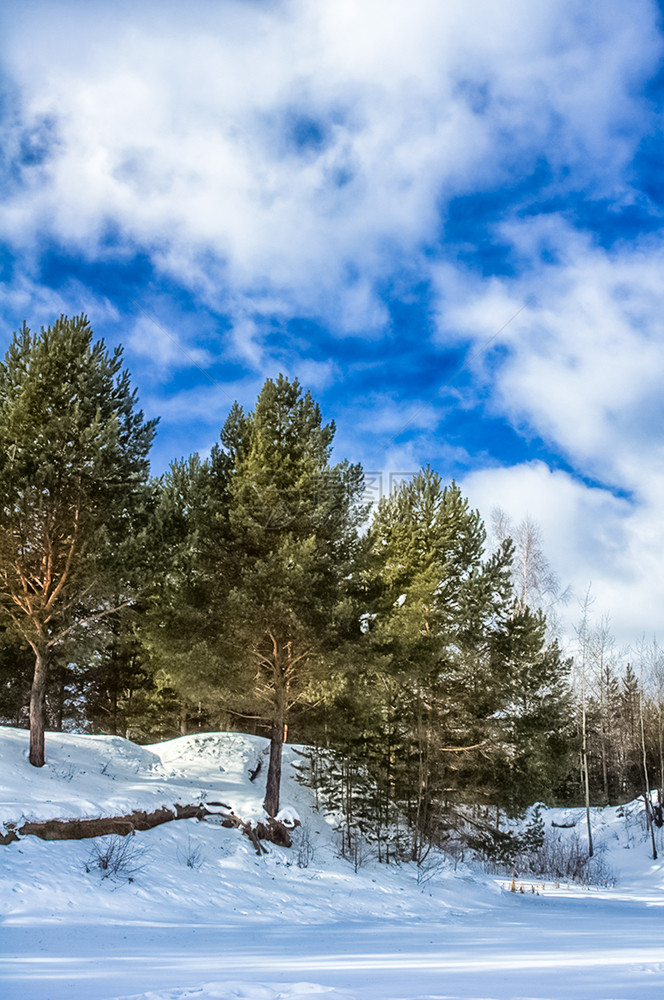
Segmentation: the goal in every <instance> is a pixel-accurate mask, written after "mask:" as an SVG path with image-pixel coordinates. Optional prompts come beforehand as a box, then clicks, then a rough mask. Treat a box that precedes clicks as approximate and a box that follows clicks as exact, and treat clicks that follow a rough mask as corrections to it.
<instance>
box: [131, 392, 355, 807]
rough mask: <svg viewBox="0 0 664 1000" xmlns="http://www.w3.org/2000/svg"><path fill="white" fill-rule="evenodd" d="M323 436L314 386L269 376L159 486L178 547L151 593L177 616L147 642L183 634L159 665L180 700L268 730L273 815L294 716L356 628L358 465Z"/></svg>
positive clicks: (329, 427) (326, 428)
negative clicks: (353, 583)
mask: <svg viewBox="0 0 664 1000" xmlns="http://www.w3.org/2000/svg"><path fill="white" fill-rule="evenodd" d="M333 437H334V424H332V423H330V424H323V422H322V418H321V413H320V409H319V407H318V405H317V404H316V403H315V402H314V401H313V399H312V397H311V394H310V393H309V392H306V393H303V392H302V389H301V387H300V384H299V382H298V381H297V380H294V381H292V382H291V381H289V380H288V379H286V378H285V377H284V376H282V375H280V376H279V377H278V378H277V379H276V380H274V381H272V380H269V379H268V380H267V381H266V383H265V385H264V386H263V389H262V391H261V393H260V395H259V397H258V400H257V403H256V407H255V409H254V411H253V412H249V413H244V411H243V410H242V408H241V407H240V406H238V405H237V404H236V405H234V406H233V408H232V409H231V412H230V414H229V416H228V419H227V420H226V423H225V424H224V427H223V428H222V431H221V443H220V445H218V446H216V447H215V448H214V449H213V450H212V454H211V456H210V460H209V461H208V462H207V463H200V462H198V459H197V458H196V457H195V458H194V459H193V460H190V462H189V463H185V464H183V465H180V466H174V467H173V468H172V469H171V473H170V475H169V476H168V477H166V481H165V487H166V493H167V494H168V496H167V497H166V501H165V509H169V508H170V514H169V515H168V517H167V518H166V520H165V522H164V523H165V524H166V525H170V528H169V529H168V530H171V531H173V532H174V533H175V536H176V539H177V538H178V537H179V538H180V542H179V543H177V544H176V563H177V565H175V566H173V564H171V569H170V570H169V572H168V574H167V579H166V583H165V587H164V589H163V590H162V593H161V596H160V598H159V601H160V602H162V606H165V607H170V608H173V609H174V611H175V614H174V616H171V624H170V626H169V625H166V627H165V628H161V637H160V639H159V640H158V642H160V643H162V646H164V645H166V643H165V640H166V639H167V636H168V635H169V633H170V634H172V633H173V631H174V630H177V631H178V632H179V633H180V636H182V635H183V634H184V635H185V636H187V639H188V644H187V645H186V646H185V648H183V644H182V642H178V641H177V638H176V641H175V642H174V643H173V646H172V648H173V649H174V650H175V652H176V656H175V657H173V656H171V664H170V670H171V672H172V676H173V679H174V684H175V686H176V687H178V688H179V689H180V690H181V691H182V692H183V694H184V693H186V692H187V691H190V690H191V689H192V687H198V688H199V689H200V690H205V691H207V692H209V695H211V696H213V692H216V694H217V696H218V695H219V694H220V693H221V696H222V700H224V701H226V703H227V704H229V703H231V702H232V704H233V707H234V711H235V712H236V713H238V714H239V715H240V717H241V715H242V713H246V714H247V716H249V715H254V716H257V717H259V718H261V719H262V720H264V721H265V722H266V723H267V725H268V726H269V732H270V761H269V767H268V774H267V788H266V796H265V808H266V811H267V812H268V813H269V814H270V815H272V816H274V815H276V813H277V812H278V809H279V791H280V781H281V757H282V746H283V742H284V739H285V736H286V728H287V725H288V721H289V719H290V717H291V713H292V710H293V709H294V708H295V707H296V706H298V705H301V704H303V703H306V702H308V701H319V700H320V699H321V697H322V695H321V692H322V690H323V688H324V687H325V684H326V683H327V680H328V677H329V671H328V672H327V673H326V671H325V669H324V667H325V664H326V663H327V664H328V666H329V660H330V658H331V657H332V656H333V654H334V651H335V650H338V649H339V647H340V646H341V645H342V644H343V642H344V639H345V637H346V636H347V635H348V633H349V632H352V631H353V629H355V631H357V632H359V624H358V621H357V616H353V613H352V610H351V606H350V603H349V601H348V598H347V590H348V587H349V579H348V578H349V576H350V571H351V567H352V562H353V555H354V552H355V549H356V547H357V544H358V539H357V528H358V525H359V524H360V523H361V521H362V519H363V517H364V516H365V512H364V508H363V506H362V504H361V494H362V487H363V479H362V472H361V469H360V467H359V466H351V465H349V464H348V463H347V462H343V463H341V464H338V465H331V464H330V453H331V447H332V440H333ZM178 546H179V547H178ZM168 591H170V595H169V594H168ZM164 595H166V601H165V605H164V604H163V600H164ZM162 619H163V614H162ZM185 623H186V624H185ZM154 631H155V630H153V638H152V639H151V642H152V643H153V645H156V644H157V643H156V641H155V639H154Z"/></svg>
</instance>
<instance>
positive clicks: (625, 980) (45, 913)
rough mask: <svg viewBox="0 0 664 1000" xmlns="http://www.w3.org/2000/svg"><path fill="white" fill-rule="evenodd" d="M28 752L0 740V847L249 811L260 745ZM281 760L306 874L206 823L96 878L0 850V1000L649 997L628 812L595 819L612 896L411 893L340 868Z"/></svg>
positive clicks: (482, 880)
mask: <svg viewBox="0 0 664 1000" xmlns="http://www.w3.org/2000/svg"><path fill="white" fill-rule="evenodd" d="M27 749H28V734H27V733H26V732H25V731H23V730H15V729H10V728H2V727H0V832H4V830H6V828H7V824H16V825H17V826H19V827H20V826H21V824H22V823H23V822H26V821H36V820H46V819H72V818H92V817H100V816H117V815H122V814H126V813H129V812H131V811H132V810H134V809H143V810H146V811H151V810H153V809H156V808H159V807H161V806H167V807H172V806H174V804H175V803H179V804H181V805H184V804H189V803H197V802H200V801H207V802H216V801H221V802H224V803H226V804H227V805H228V806H230V807H231V808H232V809H233V810H234V812H235V813H236V814H237V815H239V816H241V817H242V818H243V819H245V820H247V819H252V818H256V819H257V818H260V816H261V814H262V811H261V801H262V797H263V793H264V776H265V772H266V770H267V758H266V757H265V756H264V754H265V751H266V742H265V741H264V740H261V739H259V738H257V737H251V736H243V735H238V734H209V735H202V736H190V737H183V738H182V739H178V740H172V741H170V742H168V743H163V744H159V745H156V746H151V747H138V746H136V745H134V744H132V743H129V742H127V741H126V740H123V739H120V738H117V737H92V736H75V735H65V734H55V733H54V734H47V740H46V754H47V765H46V766H45V767H44V768H41V769H35V768H32V767H30V765H29V764H28V762H27ZM261 757H263V759H264V761H265V766H263V768H262V770H261V772H260V774H259V776H258V778H257V779H256V781H255V782H254V783H252V782H251V781H250V780H249V771H250V770H253V769H254V768H255V767H256V764H257V762H258V760H259V759H260V758H261ZM297 760H298V758H297V754H296V752H295V750H294V749H293V748H291V747H287V748H286V759H285V768H284V782H283V795H282V801H283V803H284V804H285V805H287V806H288V807H290V808H291V809H292V810H294V811H295V813H296V814H297V815H299V816H300V818H301V820H302V824H303V827H304V828H305V830H306V836H307V838H308V840H309V841H310V843H311V848H312V850H313V857H312V858H311V859H310V861H309V864H308V866H307V867H300V865H298V857H299V860H300V861H301V862H302V861H303V860H304V859H303V852H302V851H298V848H297V845H296V846H295V847H293V848H291V849H286V848H278V847H275V846H274V845H271V844H270V845H268V850H269V853H268V854H267V855H264V856H262V857H257V855H256V853H255V851H254V848H253V846H252V844H251V843H250V841H249V839H248V838H247V837H245V836H243V835H242V833H241V832H240V831H239V830H237V829H226V828H223V827H222V826H220V825H219V823H215V822H214V820H213V819H208V820H206V821H205V822H199V821H198V820H195V819H194V820H179V821H177V822H172V823H167V824H164V825H163V826H160V827H157V828H155V829H153V830H149V831H146V832H143V833H140V832H139V833H136V834H135V836H133V837H129V838H126V839H125V840H123V841H121V842H120V843H122V844H126V845H128V846H127V850H128V854H129V857H128V858H127V859H126V864H125V870H124V871H120V872H118V874H117V877H103V875H104V872H103V871H102V869H100V867H99V856H100V854H103V853H104V851H105V850H106V848H107V846H108V844H109V843H110V841H109V839H108V838H100V839H98V840H94V841H93V840H81V841H50V842H45V841H42V840H39V839H38V838H37V837H35V836H25V837H22V838H21V839H20V840H19V841H18V842H14V843H11V844H8V845H6V846H4V845H3V846H0V997H1V998H2V1000H115V998H117V997H136V998H141V1000H190V998H191V1000H230V998H240V997H243V998H246V1000H308V998H316V1000H398V998H401V1000H415V998H418V1000H425V998H426V1000H443V998H444V1000H452V998H462V997H463V998H466V1000H470V998H473V1000H480V998H494V1000H507V998H513V1000H516V998H538V1000H545V998H546V1000H553V998H555V1000H558V998H563V997H565V998H572V1000H576V998H578V1000H585V998H588V1000H619V998H620V1000H627V998H636V997H639V998H642V997H643V996H644V995H646V994H647V991H655V993H658V992H659V991H660V990H661V988H662V987H663V986H664V933H663V931H664V910H662V909H661V907H662V904H663V903H664V867H663V866H662V864H661V863H660V862H659V861H657V862H654V861H653V860H652V859H651V858H650V856H649V845H648V843H647V842H646V841H645V839H644V833H643V830H642V825H641V823H640V820H639V815H638V811H639V806H638V804H635V805H634V806H632V807H630V808H628V809H627V810H616V809H608V808H607V809H605V810H595V811H594V816H593V824H594V834H595V840H596V844H597V846H598V847H599V848H600V850H601V852H602V860H603V863H604V865H605V867H606V869H607V871H609V872H610V873H612V874H613V875H614V876H615V879H616V884H615V886H613V887H609V888H607V887H604V888H598V887H589V888H588V887H586V888H584V887H582V886H579V885H573V884H572V885H568V884H566V883H565V882H564V881H563V882H560V883H559V884H556V883H555V882H552V881H546V883H545V884H544V886H543V885H542V883H541V880H534V879H533V878H527V879H524V882H523V886H524V889H525V892H524V893H520V892H517V893H512V892H510V891H509V879H507V878H505V877H504V876H503V877H496V876H493V877H492V876H488V875H486V874H484V873H483V872H481V871H480V870H479V869H472V868H470V867H468V866H467V865H463V864H460V865H457V866H456V867H455V864H454V862H452V861H451V860H450V862H449V864H447V865H446V866H444V867H441V868H439V869H438V870H436V871H435V873H434V874H433V876H432V877H431V878H430V879H429V880H428V881H427V882H426V883H425V884H424V885H418V881H417V871H416V868H415V866H413V865H403V866H401V867H400V868H398V867H394V866H389V867H388V866H385V865H379V864H378V863H377V862H372V861H367V862H366V863H365V864H364V865H363V866H362V867H361V868H360V870H359V871H358V872H354V871H353V868H352V866H351V865H350V864H348V862H346V861H344V860H343V859H340V858H339V857H338V852H337V847H336V835H335V833H334V831H333V829H332V824H331V821H330V820H329V819H326V817H325V816H323V815H321V814H319V813H316V811H315V810H314V809H313V801H312V795H311V793H310V791H309V790H308V789H307V788H306V787H304V786H302V785H300V784H299V783H297V782H296V781H295V779H294V772H293V768H292V766H291V765H292V764H293V763H294V762H296V761H297ZM544 818H545V821H546V823H547V825H548V826H549V829H551V821H552V820H554V821H555V822H557V823H561V822H572V821H574V822H575V823H576V827H574V828H570V829H567V830H560V833H559V834H558V832H557V831H556V836H558V835H560V836H563V837H568V836H576V835H580V836H583V827H582V814H581V812H580V811H579V810H566V811H560V810H558V811H547V812H545V813H544ZM577 831H578V834H577ZM298 835H299V836H302V834H301V833H299V834H298ZM658 835H659V834H658ZM660 839H661V838H660ZM660 846H662V845H661V844H660ZM107 872H108V870H107ZM130 879H131V881H130ZM533 889H535V890H536V891H533Z"/></svg>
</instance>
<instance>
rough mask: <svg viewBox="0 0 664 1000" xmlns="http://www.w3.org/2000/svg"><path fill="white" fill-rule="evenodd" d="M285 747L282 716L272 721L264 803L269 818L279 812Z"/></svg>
mask: <svg viewBox="0 0 664 1000" xmlns="http://www.w3.org/2000/svg"><path fill="white" fill-rule="evenodd" d="M283 747H284V718H283V715H282V714H279V716H278V717H277V718H275V719H273V721H272V735H271V737H270V763H269V765H268V769H267V781H266V783H265V801H264V803H263V805H264V807H265V812H266V813H267V814H268V816H276V815H277V813H278V812H279V790H280V788H281V755H282V751H283Z"/></svg>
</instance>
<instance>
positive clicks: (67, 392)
mask: <svg viewBox="0 0 664 1000" xmlns="http://www.w3.org/2000/svg"><path fill="white" fill-rule="evenodd" d="M92 338H93V334H92V330H91V328H90V325H89V323H88V321H87V319H86V317H85V316H79V317H75V318H73V319H68V318H66V317H64V316H63V317H61V318H60V319H59V320H58V321H57V322H56V323H54V324H53V326H52V327H49V328H48V329H46V330H44V329H42V331H41V333H40V334H33V333H31V332H30V330H29V329H28V328H27V327H26V326H25V325H24V326H23V328H22V329H21V330H20V332H19V333H17V334H15V335H14V338H13V340H12V343H11V345H10V347H9V350H8V352H7V354H6V356H5V360H4V363H3V364H2V365H0V615H1V616H2V617H3V619H4V621H5V622H6V623H8V624H9V625H10V626H11V628H12V629H13V630H15V632H16V633H17V634H18V635H19V636H21V638H22V639H23V640H24V641H25V642H26V643H27V644H28V645H29V646H30V648H31V649H32V652H33V654H34V658H35V669H34V675H33V681H32V692H31V699H30V761H31V763H32V764H34V765H35V766H38V767H39V766H41V765H43V763H44V723H45V720H44V698H45V692H46V686H47V681H48V676H49V659H50V658H51V656H52V653H53V650H54V649H56V648H57V647H58V645H60V644H61V643H62V642H63V641H64V640H65V638H66V637H68V636H70V635H72V634H73V633H74V632H75V631H76V629H77V628H80V626H81V625H82V624H83V623H85V622H90V621H93V620H96V619H98V618H100V617H101V616H104V615H106V614H109V613H110V612H111V610H112V608H113V595H117V594H119V595H120V603H123V604H125V603H128V602H129V601H131V599H132V598H133V595H134V593H135V586H136V569H137V561H138V555H137V552H138V550H137V547H136V544H135V540H136V535H137V533H138V532H139V531H140V530H141V529H142V527H143V526H144V518H145V514H146V509H147V505H148V502H149V496H150V491H149V487H148V452H149V449H150V444H151V442H152V438H153V435H154V430H155V423H156V422H155V421H149V422H147V423H145V422H144V421H143V414H142V413H141V412H140V411H138V410H137V409H136V394H135V392H133V391H132V389H131V386H130V382H129V375H128V373H127V372H126V370H124V369H123V367H122V352H121V350H120V349H119V348H118V349H117V350H115V352H113V353H112V354H109V353H108V352H107V351H106V348H105V346H104V343H103V341H98V342H97V343H93V340H92ZM142 519H143V520H142Z"/></svg>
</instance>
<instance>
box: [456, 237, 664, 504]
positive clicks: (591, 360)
mask: <svg viewBox="0 0 664 1000" xmlns="http://www.w3.org/2000/svg"><path fill="white" fill-rule="evenodd" d="M554 221H556V223H557V224H556V225H555V226H552V220H547V221H546V222H545V223H544V225H543V226H540V225H539V224H538V223H537V221H534V220H530V221H529V222H528V224H527V225H526V224H524V223H519V224H518V225H516V224H514V225H510V226H505V227H503V231H502V235H503V236H504V237H507V238H510V239H511V240H512V241H513V242H514V243H515V244H516V245H517V246H520V245H521V244H522V243H524V242H526V243H527V244H528V252H529V254H530V259H531V261H532V262H533V263H532V264H531V267H530V268H529V269H527V270H526V271H525V273H524V274H522V275H521V276H519V277H518V278H514V279H503V280H500V279H496V278H493V279H491V281H490V282H488V283H486V284H485V283H484V282H482V281H481V280H479V279H474V278H472V277H470V276H468V275H466V276H465V277H463V278H462V279H461V281H460V282H458V283H457V285H456V286H454V285H453V283H452V280H451V275H450V270H449V268H448V269H446V270H445V272H444V273H442V274H441V275H440V277H439V280H440V283H441V300H443V299H444V303H443V305H442V306H441V315H442V318H441V334H440V336H441V338H442V339H446V338H447V336H448V333H447V330H448V329H449V328H454V330H455V331H456V332H457V333H458V331H459V330H461V331H463V332H464V334H465V335H466V336H469V337H471V338H472V339H474V340H476V342H477V344H478V345H481V344H482V343H485V342H486V340H487V339H488V338H487V333H488V332H489V331H491V332H492V333H493V332H495V330H496V329H497V326H498V324H499V323H500V322H501V320H502V319H503V318H504V319H507V318H509V316H510V315H511V314H512V312H513V310H514V311H515V310H516V309H518V308H519V307H520V304H523V303H528V304H527V307H526V308H525V309H524V310H523V312H521V313H520V314H519V316H517V318H516V319H515V320H514V321H513V322H512V323H511V324H510V325H509V326H508V327H507V328H506V329H505V330H503V332H502V333H501V334H500V335H499V336H498V337H497V338H496V340H495V341H494V343H495V344H498V345H501V346H502V347H503V348H504V349H506V354H505V355H504V357H503V358H502V360H501V361H500V362H499V363H498V364H496V363H495V361H494V359H493V358H492V355H491V354H490V351H489V352H487V353H486V354H484V355H482V356H480V358H478V360H477V362H476V368H477V369H478V370H479V371H480V372H481V376H482V378H483V379H485V380H489V381H490V382H491V383H492V406H493V407H494V409H495V411H497V412H500V413H501V414H503V415H507V416H508V417H509V418H510V419H511V421H512V422H513V424H514V425H515V426H516V427H517V428H519V429H520V430H522V431H525V432H526V433H527V434H528V433H529V434H531V435H532V434H538V435H540V436H541V437H543V438H544V439H545V440H546V441H548V442H549V443H551V444H552V445H553V446H554V447H555V448H556V449H558V450H560V451H562V452H563V453H564V454H565V455H566V456H567V458H568V460H569V461H571V462H572V463H573V464H574V465H575V467H576V468H577V469H578V470H579V471H580V472H581V473H582V474H583V475H585V476H590V477H594V478H597V479H600V480H602V481H605V482H608V483H611V484H612V485H614V486H617V487H618V488H620V489H628V490H637V491H638V490H641V489H642V488H643V486H642V484H643V483H644V480H647V479H648V477H649V476H650V475H659V474H664V442H663V441H662V439H661V435H660V433H659V431H660V428H661V426H662V422H663V421H664V400H663V399H662V394H661V386H662V384H663V382H664V341H663V340H662V337H661V316H662V315H663V314H664V288H663V287H662V284H661V280H660V276H661V272H662V263H663V262H664V245H663V244H662V243H661V241H659V240H654V239H651V240H646V241H644V242H642V243H641V244H638V243H636V244H634V245H633V246H631V247H630V248H627V247H625V246H620V247H618V249H617V250H613V251H607V250H603V249H601V248H599V247H596V246H593V245H592V244H591V242H590V240H589V239H588V238H586V237H581V236H579V235H578V234H577V233H575V232H574V231H573V230H571V229H570V228H569V227H566V226H564V225H561V224H560V222H559V220H554ZM552 232H554V233H555V240H552ZM543 241H546V243H547V245H548V246H549V247H550V248H551V247H552V246H553V249H554V251H555V257H556V262H555V263H552V264H551V263H542V262H541V256H540V254H539V252H538V245H539V244H540V243H541V242H543ZM445 296H447V297H446V298H445ZM498 317H500V318H501V319H498ZM455 335H456V334H455ZM487 359H489V360H487Z"/></svg>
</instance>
